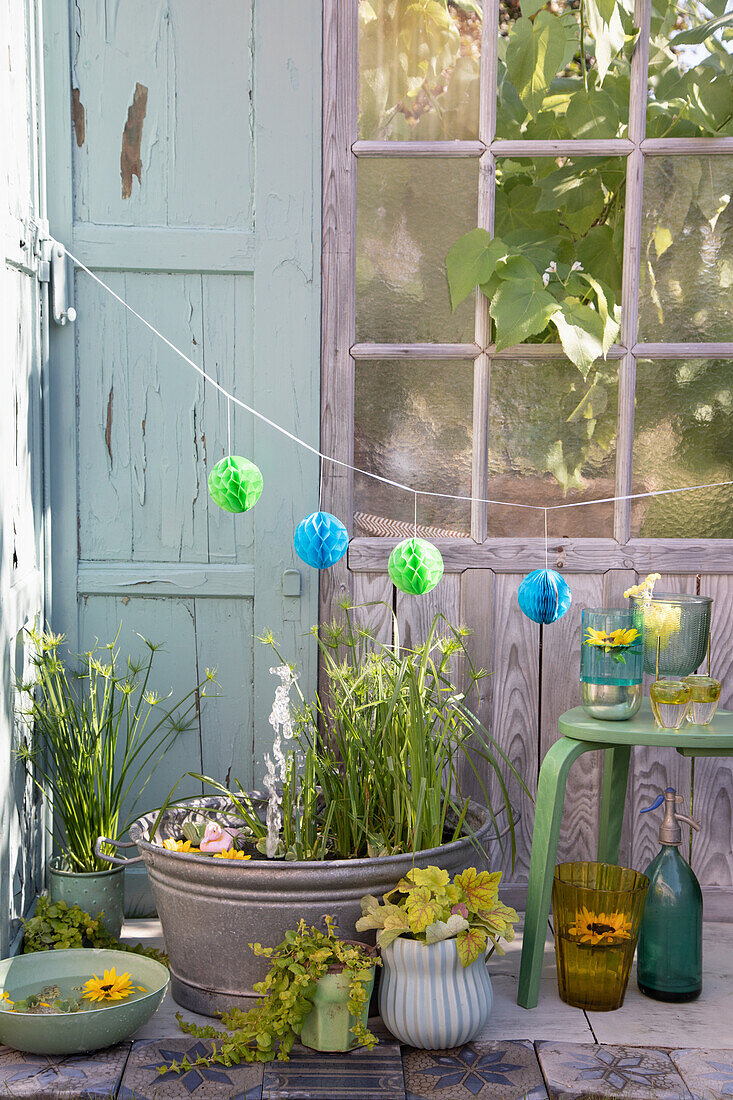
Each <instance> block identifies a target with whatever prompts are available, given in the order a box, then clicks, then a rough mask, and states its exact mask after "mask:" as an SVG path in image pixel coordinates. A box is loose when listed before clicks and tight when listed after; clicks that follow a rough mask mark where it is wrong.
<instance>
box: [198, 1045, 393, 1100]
mask: <svg viewBox="0 0 733 1100" xmlns="http://www.w3.org/2000/svg"><path fill="white" fill-rule="evenodd" d="M262 1097H263V1100H405V1084H404V1078H403V1076H402V1059H401V1057H400V1048H399V1044H398V1043H394V1042H380V1043H379V1044H378V1046H376V1047H374V1048H373V1050H364V1049H359V1050H352V1051H351V1052H350V1053H349V1054H321V1053H320V1052H318V1051H315V1050H307V1049H306V1048H305V1047H302V1046H299V1045H298V1044H296V1045H295V1046H294V1047H293V1051H292V1054H291V1056H290V1061H289V1062H268V1064H267V1065H266V1066H265V1076H264V1080H263V1082H262ZM207 1100H208V1097H207Z"/></svg>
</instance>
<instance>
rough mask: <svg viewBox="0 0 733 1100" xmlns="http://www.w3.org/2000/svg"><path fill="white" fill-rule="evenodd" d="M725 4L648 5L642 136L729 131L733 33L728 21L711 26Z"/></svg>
mask: <svg viewBox="0 0 733 1100" xmlns="http://www.w3.org/2000/svg"><path fill="white" fill-rule="evenodd" d="M725 6H726V5H725V0H722V2H721V0H708V2H706V3H705V5H703V4H701V3H700V2H699V0H678V3H676V4H666V3H665V4H658V5H657V4H654V5H652V23H651V45H650V50H649V103H648V107H647V122H646V127H647V137H662V136H664V137H720V136H721V135H725V134H733V110H732V109H731V108H732V102H731V81H732V80H733V36H731V31H730V26H728V27H727V29H726V28H725V27H721V28H719V29H717V30H716V29H715V22H714V20H715V17H716V16H721V15H722V14H723V12H724V9H725ZM710 24H712V25H710Z"/></svg>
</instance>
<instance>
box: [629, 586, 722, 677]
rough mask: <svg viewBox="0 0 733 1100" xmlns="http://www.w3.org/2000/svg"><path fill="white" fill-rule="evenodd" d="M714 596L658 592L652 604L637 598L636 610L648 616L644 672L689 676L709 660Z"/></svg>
mask: <svg viewBox="0 0 733 1100" xmlns="http://www.w3.org/2000/svg"><path fill="white" fill-rule="evenodd" d="M712 603H713V600H712V596H688V595H685V594H684V593H679V592H656V593H655V594H654V596H653V597H652V599H651V600H644V598H643V597H641V596H633V597H632V599H631V605H632V607H634V608H636V609H637V610H639V611H642V612H643V614H644V671H645V672H650V673H652V675H656V674H657V640H659V675H660V676H674V677H681V676H689V675H690V674H691V673H693V672H696V671H697V669H698V668H699V667H700V665H701V664H702V663H703V661H704V660H705V655H706V653H707V651H708V642H709V641H710V611H711V607H712Z"/></svg>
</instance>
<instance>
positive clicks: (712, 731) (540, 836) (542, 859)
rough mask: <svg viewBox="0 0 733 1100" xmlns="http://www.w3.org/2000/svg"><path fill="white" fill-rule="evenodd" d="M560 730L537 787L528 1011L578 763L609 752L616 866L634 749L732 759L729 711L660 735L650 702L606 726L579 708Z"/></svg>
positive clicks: (527, 943)
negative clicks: (564, 813)
mask: <svg viewBox="0 0 733 1100" xmlns="http://www.w3.org/2000/svg"><path fill="white" fill-rule="evenodd" d="M558 726H559V729H560V734H561V736H560V740H559V741H556V742H555V744H554V745H553V746H552V748H551V749H550V750H549V751H548V753H547V755H546V756H545V759H544V760H543V761H542V767H541V768H540V777H539V783H538V786H537V803H536V806H535V816H534V830H533V833H532V854H531V859H530V864H529V884H528V888H527V913H526V919H525V924H524V943H523V946H522V965H521V970H520V972H519V995H518V997H517V1003H518V1004H520V1005H522V1007H523V1008H534V1007H535V1005H536V1004H537V1000H538V998H539V990H540V973H541V970H542V955H543V952H544V946H545V935H546V932H547V920H548V917H549V915H550V899H551V896H552V877H553V874H554V872H555V863H556V861H557V842H558V837H559V835H560V821H561V819H562V809H563V802H564V801H565V783H566V781H567V777H568V772H569V771H570V768H571V766H572V765H573V764H574V763H575V761H576V760H577V759H578V757H579V756H582V755H583V753H584V752H593V751H596V750H600V751H601V752H604V753H605V759H604V762H603V788H602V791H601V810H600V823H599V830H598V859H599V861H601V862H603V863H617V862H618V852H619V845H620V843H621V824H622V822H623V816H624V803H625V801H626V783H627V779H628V774H629V758H630V756H631V746H632V745H659V746H660V747H662V746H663V747H664V748H668V749H676V750H677V752H678V753H680V755H681V756H733V713H731V712H730V711H726V710H719V711H718V712H717V713H716V715H715V717H714V719H713V721H712V722H711V723H710V725H709V726H692V725H690V724H689V723H687V722H685V723H684V724H683V726H682V729H679V730H661V729H659V728H658V727H657V726H656V724H655V722H654V717H653V715H652V712H651V707H650V705H649V700H648V699H645V700H644V702H643V704H642V707H641V710H640V711H639V713H638V714H637V715H636V717H635V718H632V719H630V720H629V721H627V722H601V721H599V720H598V719H597V718H590V717H589V716H588V715H587V714H586V712H585V711H584V710H583V708H582V707H574V708H573V710H568V711H566V712H565V714H563V715H561V716H560V719H559V722H558Z"/></svg>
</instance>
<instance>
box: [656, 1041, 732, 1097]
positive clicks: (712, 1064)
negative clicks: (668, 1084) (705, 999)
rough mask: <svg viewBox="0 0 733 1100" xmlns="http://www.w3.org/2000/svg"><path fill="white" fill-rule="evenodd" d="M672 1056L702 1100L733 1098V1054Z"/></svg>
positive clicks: (674, 1052) (706, 1052)
mask: <svg viewBox="0 0 733 1100" xmlns="http://www.w3.org/2000/svg"><path fill="white" fill-rule="evenodd" d="M728 1026H729V1027H730V1024H728ZM669 1056H670V1058H671V1059H672V1061H673V1062H674V1064H675V1065H676V1066H677V1069H678V1070H679V1072H680V1073H681V1074H682V1077H683V1078H684V1081H685V1084H686V1085H687V1087H688V1089H689V1090H690V1092H691V1093H694V1094H695V1095H696V1096H699V1097H700V1098H701V1100H722V1098H724V1097H725V1098H726V1100H727V1098H728V1097H733V1050H672V1051H670V1055H669Z"/></svg>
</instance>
